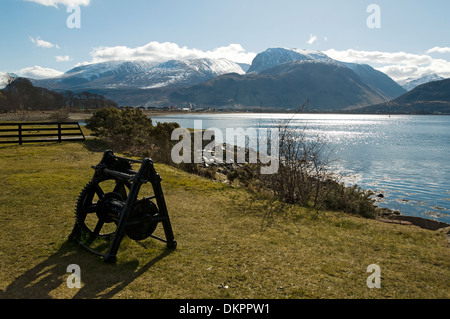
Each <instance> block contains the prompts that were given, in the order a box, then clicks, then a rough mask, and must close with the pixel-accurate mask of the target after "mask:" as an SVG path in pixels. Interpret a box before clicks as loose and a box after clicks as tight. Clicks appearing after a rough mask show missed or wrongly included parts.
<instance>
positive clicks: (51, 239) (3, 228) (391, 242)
mask: <svg viewBox="0 0 450 319" xmlns="http://www.w3.org/2000/svg"><path fill="white" fill-rule="evenodd" d="M94 144H95V143H94V142H92V141H88V142H87V144H85V143H62V144H58V143H42V144H27V145H24V146H20V147H19V146H16V145H10V146H0V189H1V192H0V298H61V299H62V298H162V299H165V298H174V299H191V298H268V299H278V298H295V299H297V298H298V299H300V298H364V299H365V298H368V299H369V298H420V299H426V298H445V299H446V298H449V297H450V291H449V289H448V287H449V286H450V258H449V257H450V254H449V246H448V243H447V241H446V239H445V236H444V234H443V233H442V232H433V231H428V230H423V229H420V228H418V227H415V226H402V225H396V224H385V223H381V222H378V221H376V220H370V219H364V218H361V217H357V216H350V215H347V214H344V213H339V212H326V211H319V212H317V211H315V210H308V209H305V208H301V207H298V206H292V205H286V204H282V203H279V202H276V201H273V200H271V199H270V198H264V197H263V196H260V195H257V194H252V193H250V192H248V191H246V190H244V189H240V188H237V187H233V186H230V185H225V184H222V183H220V182H213V181H211V180H208V179H205V178H202V177H198V176H194V175H190V174H188V173H186V172H183V171H180V170H177V169H174V168H172V167H169V166H166V165H158V164H157V165H156V169H157V171H158V173H159V174H160V175H161V176H162V178H163V181H162V186H163V190H164V194H165V199H166V202H167V206H168V210H169V215H170V218H171V222H172V226H173V230H174V233H175V238H176V240H177V242H178V247H177V249H176V250H175V251H168V250H166V249H165V245H164V243H161V242H159V241H156V240H154V239H147V240H144V241H142V242H135V241H132V240H130V239H127V238H125V240H124V241H123V242H122V244H121V246H120V249H119V253H118V255H117V257H118V261H117V263H116V264H113V265H110V264H105V263H103V261H102V259H101V258H99V257H97V256H95V255H93V254H90V253H88V252H87V251H85V250H84V249H82V248H80V247H78V246H77V245H76V244H73V243H71V242H68V241H67V237H68V235H69V234H70V232H71V231H72V227H73V224H74V206H75V203H76V199H77V196H78V194H79V192H80V191H81V189H82V188H83V187H84V185H85V184H86V183H87V182H88V181H89V180H90V179H91V177H92V174H93V170H92V169H91V166H92V165H96V164H97V163H98V162H99V161H100V159H101V157H102V153H101V152H93V151H91V150H89V149H92V147H93V146H95V145H94ZM86 145H89V149H87V147H86ZM100 148H101V147H97V150H98V151H99V150H100ZM148 187H149V186H148V185H147V188H144V189H143V190H142V191H141V193H140V194H142V195H145V194H146V192H147V191H150V189H149V188H148ZM156 234H157V235H161V236H163V232H162V227H161V226H158V229H157V231H156ZM71 264H77V265H79V266H80V267H81V280H82V288H81V289H69V288H68V287H67V285H66V280H67V278H68V275H69V274H68V273H67V272H66V269H67V266H69V265H71ZM371 264H377V265H379V266H380V268H381V275H382V287H381V289H369V288H368V287H367V285H366V279H367V277H368V276H369V275H370V274H368V273H366V269H367V267H368V266H369V265H371Z"/></svg>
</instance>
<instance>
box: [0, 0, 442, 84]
mask: <svg viewBox="0 0 450 319" xmlns="http://www.w3.org/2000/svg"><path fill="white" fill-rule="evenodd" d="M370 4H376V5H377V6H378V8H379V18H380V19H379V20H377V22H378V21H379V26H380V28H369V27H368V24H367V19H368V18H369V17H372V14H373V13H375V12H374V11H370V12H368V11H367V8H368V6H369V5H370ZM69 5H78V6H79V13H80V15H79V17H80V28H69V27H68V24H67V19H68V18H69V17H71V15H72V14H73V13H74V12H75V11H71V12H67V8H68V6H69ZM449 12H450V1H447V0H429V1H423V0H422V1H418V0H395V1H392V0H369V1H365V0H315V1H312V0H310V1H300V0H278V1H273V0H270V1H268V0H227V1H218V0H127V1H124V0H2V3H1V10H0V27H1V30H2V31H3V32H2V40H1V50H0V71H1V72H14V73H17V74H19V75H22V76H29V77H35V78H42V77H50V76H55V75H59V74H61V73H62V72H66V71H68V70H69V69H71V68H73V67H74V66H77V65H81V64H87V63H92V62H102V61H108V60H119V59H130V60H133V59H145V60H151V61H161V62H163V61H164V60H169V59H174V58H197V57H212V58H218V57H225V58H229V59H231V60H234V61H236V62H246V63H251V60H252V58H253V57H254V56H255V55H256V54H257V53H259V52H262V51H264V50H266V49H267V48H270V47H288V48H298V49H312V50H320V51H323V52H325V53H326V54H328V55H329V56H330V57H332V58H335V59H338V60H342V61H349V62H360V63H367V64H370V65H372V66H374V67H376V68H377V69H379V70H381V71H383V72H385V73H387V74H388V75H390V76H391V77H393V78H394V79H397V80H400V79H403V78H407V77H415V76H420V75H422V74H426V73H432V72H437V73H439V74H440V75H442V76H445V77H450V19H448V14H449ZM73 21H75V20H73ZM371 21H375V20H371Z"/></svg>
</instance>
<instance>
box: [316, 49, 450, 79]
mask: <svg viewBox="0 0 450 319" xmlns="http://www.w3.org/2000/svg"><path fill="white" fill-rule="evenodd" d="M433 49H434V48H433ZM433 49H430V50H433ZM430 50H428V51H430ZM428 51H427V52H428ZM434 52H435V51H434ZM324 53H325V54H326V55H328V56H329V57H330V58H333V59H335V60H338V61H342V62H356V63H367V64H370V65H372V66H374V67H375V68H376V69H377V70H379V71H381V72H383V73H386V74H387V75H389V76H390V77H391V78H392V79H394V80H396V81H401V80H405V79H407V78H417V77H420V76H423V75H426V74H430V73H436V74H438V75H440V76H443V77H450V61H447V60H443V59H434V58H432V57H431V56H429V55H426V54H412V53H407V52H382V51H361V50H352V49H349V50H343V51H338V50H334V49H330V50H328V51H324Z"/></svg>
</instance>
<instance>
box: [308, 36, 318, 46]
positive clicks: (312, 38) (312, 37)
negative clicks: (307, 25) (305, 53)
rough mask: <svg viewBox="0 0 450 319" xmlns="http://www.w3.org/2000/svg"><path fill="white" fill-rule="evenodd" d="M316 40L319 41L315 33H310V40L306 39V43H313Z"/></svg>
mask: <svg viewBox="0 0 450 319" xmlns="http://www.w3.org/2000/svg"><path fill="white" fill-rule="evenodd" d="M316 41H317V37H316V36H315V35H312V34H310V35H309V40H308V41H306V43H308V44H313V43H314V42H316Z"/></svg>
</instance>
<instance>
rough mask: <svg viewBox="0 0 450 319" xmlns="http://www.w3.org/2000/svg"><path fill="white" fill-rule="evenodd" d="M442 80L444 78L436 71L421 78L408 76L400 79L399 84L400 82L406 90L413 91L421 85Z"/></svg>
mask: <svg viewBox="0 0 450 319" xmlns="http://www.w3.org/2000/svg"><path fill="white" fill-rule="evenodd" d="M440 80H444V78H443V77H442V76H439V75H437V74H436V73H431V74H426V75H424V76H421V77H419V78H408V79H406V80H402V81H398V84H400V85H401V86H402V87H403V88H404V89H405V90H407V91H411V90H413V89H414V88H416V87H417V86H419V85H422V84H425V83H428V82H433V81H440Z"/></svg>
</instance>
